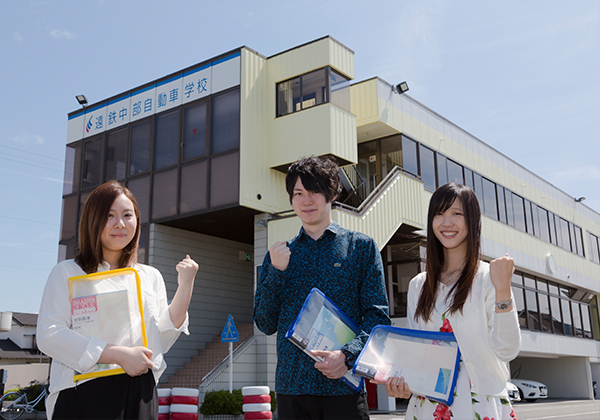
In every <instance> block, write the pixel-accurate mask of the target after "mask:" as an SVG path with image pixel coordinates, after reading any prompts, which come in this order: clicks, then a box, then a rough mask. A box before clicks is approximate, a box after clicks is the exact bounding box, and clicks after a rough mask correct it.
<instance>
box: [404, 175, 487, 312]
mask: <svg viewBox="0 0 600 420" xmlns="http://www.w3.org/2000/svg"><path fill="white" fill-rule="evenodd" d="M456 199H459V200H460V202H461V203H462V206H463V210H464V216H465V223H466V225H467V238H466V241H467V256H466V261H465V266H464V268H463V271H462V273H461V274H460V277H459V279H458V281H457V282H456V283H455V284H454V286H452V289H451V290H450V293H449V294H448V296H453V297H452V304H451V305H450V308H449V313H451V314H452V313H455V312H456V311H460V312H461V313H462V309H463V306H464V304H465V301H466V300H467V297H468V296H469V293H470V292H471V286H472V285H473V279H474V278H475V274H476V273H477V268H478V266H479V260H480V258H481V210H480V208H479V202H478V201H477V196H476V195H475V193H474V192H473V190H472V189H471V188H469V187H467V186H466V185H460V184H455V183H454V182H451V183H448V184H446V185H442V186H441V187H439V188H438V189H437V190H436V191H435V192H434V193H433V195H432V196H431V201H430V202H429V211H428V213H427V262H426V269H427V273H426V274H425V284H424V285H423V289H422V290H421V296H419V303H418V305H417V309H416V311H415V321H416V320H418V319H419V317H421V318H423V320H424V321H429V319H430V318H431V313H432V312H433V307H434V306H435V298H436V292H437V282H438V279H439V278H440V275H441V273H442V270H443V268H444V247H443V246H442V244H441V243H440V241H439V239H438V238H437V237H436V236H435V234H434V233H433V218H434V216H435V215H436V214H439V213H443V212H445V211H446V210H448V209H449V208H450V206H452V203H454V200H456Z"/></svg>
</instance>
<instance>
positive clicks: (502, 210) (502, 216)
mask: <svg viewBox="0 0 600 420" xmlns="http://www.w3.org/2000/svg"><path fill="white" fill-rule="evenodd" d="M496 198H497V199H498V220H500V221H501V222H502V223H506V201H505V200H504V187H501V186H500V185H496Z"/></svg>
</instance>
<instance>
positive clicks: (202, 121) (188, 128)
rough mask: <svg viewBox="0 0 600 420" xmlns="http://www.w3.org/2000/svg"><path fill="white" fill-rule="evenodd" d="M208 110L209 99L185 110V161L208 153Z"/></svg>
mask: <svg viewBox="0 0 600 420" xmlns="http://www.w3.org/2000/svg"><path fill="white" fill-rule="evenodd" d="M207 110H208V104H207V101H202V102H200V103H198V104H196V105H193V106H190V107H188V108H186V109H185V110H184V111H183V160H184V161H187V160H190V159H194V158H197V157H200V156H204V155H205V154H206V128H207V124H206V118H207Z"/></svg>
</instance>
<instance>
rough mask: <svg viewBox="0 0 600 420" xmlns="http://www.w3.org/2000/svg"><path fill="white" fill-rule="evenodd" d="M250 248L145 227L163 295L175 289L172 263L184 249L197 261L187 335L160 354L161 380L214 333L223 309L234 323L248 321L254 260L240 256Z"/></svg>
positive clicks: (150, 257) (223, 317) (150, 258)
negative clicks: (163, 364) (163, 357)
mask: <svg viewBox="0 0 600 420" xmlns="http://www.w3.org/2000/svg"><path fill="white" fill-rule="evenodd" d="M240 251H243V252H244V254H245V253H247V252H249V253H252V252H253V251H254V249H253V247H252V246H251V245H247V244H243V243H239V242H234V241H229V240H226V239H221V238H215V237H211V236H207V235H202V234H199V233H194V232H189V231H185V230H181V229H175V228H171V227H167V226H162V225H157V224H153V225H151V228H150V246H149V254H148V262H149V265H151V266H153V267H156V268H157V269H158V270H160V272H161V273H162V275H163V278H164V280H165V284H166V287H167V297H168V299H169V300H170V299H172V298H173V295H174V294H175V291H176V289H177V271H176V270H175V266H176V265H177V263H178V262H179V261H181V259H183V258H184V257H185V255H186V254H189V255H190V257H192V258H193V259H194V260H195V261H196V262H197V263H198V265H199V266H200V268H199V270H198V274H197V275H196V282H195V284H194V293H193V296H192V301H191V303H190V308H189V311H188V313H189V317H190V326H189V330H190V335H189V336H186V335H184V334H182V335H181V336H180V337H179V339H178V340H177V342H176V343H175V345H174V346H173V347H172V348H171V350H170V351H169V352H168V353H167V354H166V361H167V364H168V367H167V370H166V372H165V373H164V374H163V377H162V380H163V381H166V379H167V377H168V376H170V375H173V374H174V373H175V371H176V369H177V368H181V367H182V366H183V364H184V363H185V362H187V361H189V360H190V358H191V357H192V356H195V355H196V354H197V353H198V350H202V349H204V348H205V347H206V344H207V343H209V342H211V341H212V340H213V338H214V337H215V336H220V335H221V332H222V331H223V327H224V326H225V322H226V321H227V317H228V315H229V314H231V315H232V316H233V319H234V322H235V323H236V326H240V325H244V324H250V323H252V322H253V321H252V308H253V302H252V296H253V290H252V289H253V283H254V274H253V271H254V265H253V263H252V262H250V261H245V260H241V259H240Z"/></svg>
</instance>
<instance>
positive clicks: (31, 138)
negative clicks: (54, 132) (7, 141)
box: [11, 134, 44, 144]
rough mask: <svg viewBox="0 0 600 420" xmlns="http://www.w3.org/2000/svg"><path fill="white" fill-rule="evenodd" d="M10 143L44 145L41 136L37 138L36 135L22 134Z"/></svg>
mask: <svg viewBox="0 0 600 420" xmlns="http://www.w3.org/2000/svg"><path fill="white" fill-rule="evenodd" d="M11 141H12V142H13V143H19V144H44V139H43V138H42V136H38V135H36V134H22V135H19V136H14V137H13V138H12V139H11Z"/></svg>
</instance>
